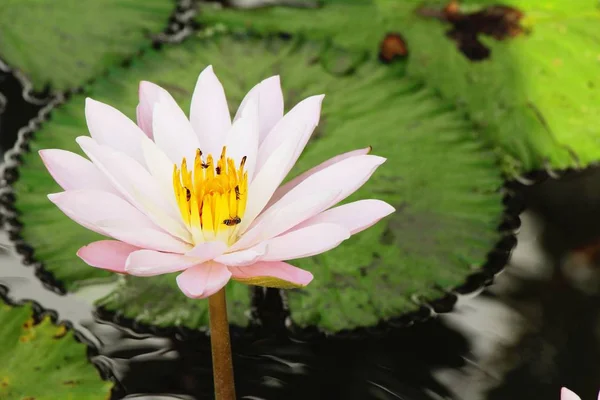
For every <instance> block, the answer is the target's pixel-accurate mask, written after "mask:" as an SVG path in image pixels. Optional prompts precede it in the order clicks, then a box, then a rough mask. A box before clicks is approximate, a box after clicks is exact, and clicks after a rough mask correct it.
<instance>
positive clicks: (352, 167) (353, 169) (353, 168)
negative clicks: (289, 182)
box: [272, 155, 385, 212]
mask: <svg viewBox="0 0 600 400" xmlns="http://www.w3.org/2000/svg"><path fill="white" fill-rule="evenodd" d="M384 162H385V158H383V157H378V156H371V155H364V156H355V157H350V158H346V159H345V160H342V161H340V162H338V163H336V164H333V165H330V166H329V167H327V168H324V169H322V170H321V171H319V172H316V173H314V174H313V175H311V176H309V177H308V178H306V179H305V180H304V181H303V182H301V183H300V184H298V186H296V187H295V188H293V189H292V190H290V191H289V192H288V193H287V194H285V195H284V196H283V197H282V198H281V199H280V200H279V201H278V202H277V203H275V204H273V206H272V207H280V206H282V205H283V204H289V203H291V202H293V201H294V200H295V199H297V198H299V197H304V196H305V195H306V194H310V193H315V192H317V191H320V190H323V188H327V189H328V190H339V191H340V192H339V194H338V196H336V197H335V198H334V199H333V200H332V201H331V203H330V204H328V205H326V206H325V207H324V208H323V209H322V210H319V211H317V212H320V211H323V210H326V209H327V208H329V207H331V206H332V205H334V204H337V203H339V202H340V201H342V200H344V199H345V198H346V197H348V196H349V195H351V194H352V193H354V192H355V191H356V190H358V189H359V188H360V187H361V186H362V185H363V184H364V183H365V182H366V181H367V180H368V179H369V178H370V177H371V175H373V173H374V172H375V170H376V169H377V167H379V166H380V165H381V164H383V163H384Z"/></svg>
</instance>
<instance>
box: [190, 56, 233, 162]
mask: <svg viewBox="0 0 600 400" xmlns="http://www.w3.org/2000/svg"><path fill="white" fill-rule="evenodd" d="M190 121H191V123H192V126H193V127H194V131H195V132H196V135H198V139H199V141H200V148H201V149H202V151H203V152H204V154H207V155H208V154H212V155H213V157H214V156H219V155H220V154H221V148H222V147H223V143H225V135H226V134H227V131H228V130H229V128H231V116H230V115H229V106H228V105H227V99H226V98H225V90H223V85H221V82H219V79H218V78H217V77H216V75H215V74H214V72H213V68H212V66H211V65H209V66H208V67H206V68H205V69H204V71H202V72H201V73H200V76H199V77H198V82H197V83H196V88H195V89H194V94H193V96H192V105H191V108H190Z"/></svg>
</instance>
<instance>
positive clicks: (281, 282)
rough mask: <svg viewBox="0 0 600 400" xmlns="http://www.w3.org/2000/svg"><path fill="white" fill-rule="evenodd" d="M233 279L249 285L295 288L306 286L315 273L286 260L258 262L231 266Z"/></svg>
mask: <svg viewBox="0 0 600 400" xmlns="http://www.w3.org/2000/svg"><path fill="white" fill-rule="evenodd" d="M229 271H231V273H232V274H233V279H235V280H236V281H239V282H242V283H245V284H247V285H256V286H265V287H274V288H281V289H294V288H299V287H304V286H306V285H308V284H309V283H310V282H311V281H312V280H313V275H312V274H311V273H310V272H308V271H305V270H303V269H300V268H297V267H294V266H293V265H290V264H288V263H285V262H281V261H274V262H264V261H261V262H257V263H255V264H252V265H248V266H246V267H229Z"/></svg>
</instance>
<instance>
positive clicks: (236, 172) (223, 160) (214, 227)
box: [173, 147, 248, 244]
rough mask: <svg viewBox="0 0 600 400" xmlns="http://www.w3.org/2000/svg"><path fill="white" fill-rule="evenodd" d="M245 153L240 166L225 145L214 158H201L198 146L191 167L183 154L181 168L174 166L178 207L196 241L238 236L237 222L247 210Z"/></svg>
mask: <svg viewBox="0 0 600 400" xmlns="http://www.w3.org/2000/svg"><path fill="white" fill-rule="evenodd" d="M245 163H246V157H244V158H242V160H241V162H240V165H239V167H237V168H236V165H235V161H234V160H233V159H232V158H227V148H226V147H223V150H222V152H221V155H220V157H219V159H218V160H217V161H216V162H215V160H213V157H212V155H211V154H209V155H208V156H207V157H206V159H205V160H204V159H203V158H202V152H201V151H200V149H197V150H196V156H195V158H194V162H193V168H192V170H191V171H190V170H188V166H187V160H186V159H185V158H183V160H182V161H181V168H178V167H177V165H175V166H174V167H173V190H174V192H175V198H176V200H177V205H178V206H179V211H180V213H181V216H182V218H183V220H184V222H185V223H186V224H187V225H188V227H189V229H190V231H191V232H192V237H193V239H194V242H195V243H199V242H203V241H210V240H223V241H226V242H228V243H230V244H231V243H233V242H234V241H235V240H236V237H235V236H236V234H237V226H238V224H239V223H240V222H241V221H242V218H243V216H244V211H245V210H246V200H247V191H248V173H247V172H246V171H244V166H245Z"/></svg>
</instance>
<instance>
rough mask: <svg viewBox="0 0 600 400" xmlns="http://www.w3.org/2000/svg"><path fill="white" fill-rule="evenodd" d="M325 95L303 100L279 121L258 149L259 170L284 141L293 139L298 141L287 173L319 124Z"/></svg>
mask: <svg viewBox="0 0 600 400" xmlns="http://www.w3.org/2000/svg"><path fill="white" fill-rule="evenodd" d="M324 97H325V96H324V95H319V96H312V97H309V98H307V99H304V100H302V101H301V102H300V103H298V104H297V105H296V106H295V107H294V108H292V109H291V110H290V112H288V113H287V114H286V115H284V116H283V118H282V119H280V120H279V122H277V124H276V125H275V126H274V127H273V129H272V130H271V132H270V133H269V134H268V135H267V137H266V138H265V140H264V141H263V142H262V143H261V145H260V147H259V149H258V161H257V162H258V164H257V166H256V170H257V171H260V170H261V168H262V167H263V166H264V164H265V162H266V160H267V159H268V157H269V156H270V155H271V154H272V153H273V152H274V151H275V150H276V149H277V148H278V147H279V146H281V144H282V143H283V142H285V141H287V140H292V141H294V142H296V152H295V153H294V154H293V155H292V159H291V160H290V161H291V162H290V163H289V164H288V166H286V168H287V170H286V171H285V175H287V173H288V172H289V170H290V169H291V168H292V167H293V166H294V164H295V163H296V160H297V159H298V157H299V156H300V154H301V153H302V151H303V150H304V146H306V143H308V139H310V135H311V134H312V132H313V131H314V129H315V127H316V126H317V125H318V124H319V119H320V117H321V103H322V102H323V98H324ZM298 127H302V129H298ZM285 175H284V176H285Z"/></svg>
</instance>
